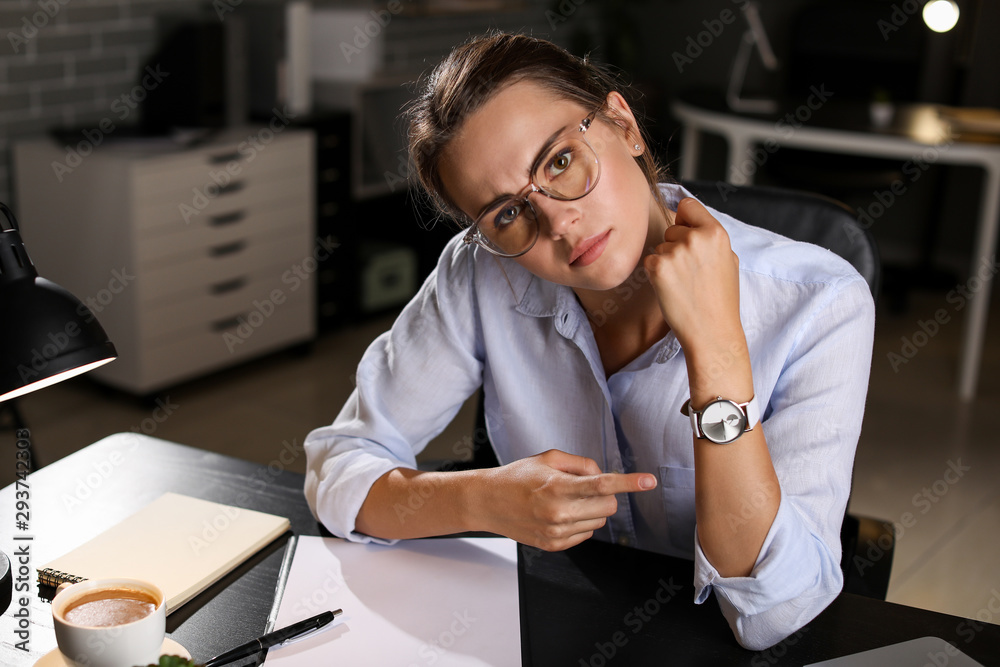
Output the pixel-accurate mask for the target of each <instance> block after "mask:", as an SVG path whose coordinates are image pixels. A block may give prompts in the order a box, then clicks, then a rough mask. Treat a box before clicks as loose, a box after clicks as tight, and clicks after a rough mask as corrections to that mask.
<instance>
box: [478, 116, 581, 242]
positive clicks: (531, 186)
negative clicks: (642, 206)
mask: <svg viewBox="0 0 1000 667" xmlns="http://www.w3.org/2000/svg"><path fill="white" fill-rule="evenodd" d="M596 116H597V111H593V112H591V114H590V115H589V116H587V117H586V118H584V119H583V120H581V121H580V125H579V126H578V127H577V128H576V130H575V131H576V132H579V133H580V136H579V137H574V138H579V139H580V140H581V141H582V142H583V143H584V144H586V145H587V148H589V149H590V150H591V151H592V152H593V153H594V161H595V162H596V163H597V176H596V177H595V178H594V182H593V184H592V185H591V186H590V189H589V190H587V191H586V192H584V193H583V194H582V195H579V196H577V197H560V196H557V195H554V194H550V193H549V192H546V191H545V190H543V189H542V188H541V187H539V186H538V185H536V184H535V171H536V170H537V169H538V167H540V166H541V164H542V161H543V160H544V159H545V158H546V157H547V156H548V153H547V152H544V153H542V154H541V155H539V156H538V158H537V159H536V160H535V162H534V164H532V165H531V172H530V176H529V178H528V185H526V186H525V187H524V189H523V190H521V192H520V193H518V195H517V196H516V197H513V199H514V200H515V201H519V202H524V203H525V204H527V206H528V208H529V209H531V212H532V215H534V216H535V220H536V226H535V238H534V239H533V240H532V241H531V243H530V244H529V245H528V247H527V248H525V249H524V250H522V251H521V252H518V253H513V254H510V253H505V252H501V251H500V250H498V249H496V248H493V247H492V246H491V245H490V243H491V242H490V240H489V239H488V238H486V236H485V235H484V234H483V233H482V231H481V230H480V229H479V221H480V220H481V219H482V217H483V216H482V215H480V216H479V218H478V219H476V220H473V221H472V224H471V225H470V226H469V231H467V232H466V233H465V237H464V238H463V240H464V241H465V244H466V245H471V244H473V243H475V244H476V245H478V246H479V247H481V248H483V249H484V250H486V251H487V252H489V253H490V254H493V255H496V256H497V257H505V258H513V257H520V256H521V255H524V254H526V253H527V252H528V251H529V250H531V249H532V248H534V247H535V243H537V242H538V237H539V236H541V230H542V228H541V225H538V224H537V220H538V212H537V211H536V210H535V207H534V206H532V205H531V200H529V199H528V195H531V194H533V193H535V192H537V193H539V194H543V195H545V196H546V197H548V198H549V199H555V200H556V201H577V200H578V199H583V198H584V197H586V196H587V195H589V194H590V193H591V192H593V191H594V188H596V187H597V184H598V183H599V182H600V180H601V158H600V156H599V155H598V154H597V149H595V148H594V147H593V146H591V145H590V142H589V141H587V130H589V129H590V127H591V125H593V122H594V118H595V117H596ZM573 131H574V130H573V129H567V130H566V131H565V132H562V133H560V134H559V136H557V137H556V139H555V141H553V142H552V145H553V146H555V145H557V144H558V143H559V140H560V139H561V138H562V136H563V135H565V134H568V133H570V132H573ZM507 201H510V200H509V199H508V200H504V203H506V202H507ZM491 210H492V209H491Z"/></svg>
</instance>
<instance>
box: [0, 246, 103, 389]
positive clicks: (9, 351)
mask: <svg viewBox="0 0 1000 667" xmlns="http://www.w3.org/2000/svg"><path fill="white" fill-rule="evenodd" d="M116 356H117V353H116V352H115V346H114V345H112V343H111V341H110V340H108V335H107V334H106V333H105V332H104V329H103V328H102V327H101V325H100V324H99V323H98V321H97V318H96V317H94V314H93V313H92V312H90V309H88V308H87V307H86V306H85V305H84V304H83V303H81V302H80V300H79V299H77V298H76V297H74V296H73V295H72V294H70V293H69V292H68V291H67V290H65V289H63V288H62V287H60V286H59V285H56V284H55V283H53V282H52V281H49V280H46V279H45V278H40V277H39V276H38V272H37V271H36V270H35V267H34V266H33V265H32V264H31V260H30V259H29V258H28V254H27V252H26V251H25V249H24V243H23V242H22V241H21V237H20V234H19V233H18V231H17V230H16V229H10V230H6V231H4V232H2V233H0V402H2V401H4V400H7V399H10V398H14V397H16V396H20V395H22V394H26V393H28V392H30V391H34V390H35V389H39V388H41V387H44V386H47V385H49V384H54V383H55V382H59V381H60V380H63V379H66V378H67V377H72V376H73V375H78V374H80V373H85V372H86V371H88V370H91V369H92V368H96V367H97V366H100V365H102V364H105V363H107V362H109V361H111V360H113V359H114V358H115V357H116Z"/></svg>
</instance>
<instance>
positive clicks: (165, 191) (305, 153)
mask: <svg viewBox="0 0 1000 667" xmlns="http://www.w3.org/2000/svg"><path fill="white" fill-rule="evenodd" d="M310 149H311V145H310V142H309V141H308V140H307V139H304V138H301V137H289V138H278V139H275V140H274V141H272V142H271V143H270V144H266V145H263V146H262V149H261V150H257V149H256V148H254V147H253V146H251V145H250V144H248V143H239V144H231V145H225V146H216V147H213V148H210V149H208V148H206V149H203V150H199V151H197V152H194V153H185V154H183V155H177V156H171V157H170V158H161V159H157V160H144V161H142V162H140V163H138V164H136V165H135V168H134V170H133V172H132V173H133V177H132V178H133V183H132V185H133V188H134V190H133V192H134V194H135V197H136V199H137V200H140V201H141V200H145V199H155V198H162V197H163V196H164V195H166V196H168V197H169V196H173V195H174V194H176V193H178V192H184V193H190V192H191V190H192V188H199V189H203V188H204V187H205V186H206V185H207V184H208V183H216V184H221V183H225V182H228V181H233V180H235V181H239V180H250V179H258V178H268V177H271V176H274V175H276V174H280V173H281V172H284V171H294V172H296V173H303V172H305V173H310V171H311V168H310V160H309V155H310ZM213 176H214V178H213Z"/></svg>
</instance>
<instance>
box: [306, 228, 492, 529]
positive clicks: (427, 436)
mask: <svg viewBox="0 0 1000 667" xmlns="http://www.w3.org/2000/svg"><path fill="white" fill-rule="evenodd" d="M473 270H474V267H473V264H472V261H471V257H470V253H468V252H465V251H464V248H463V246H462V245H461V244H460V239H459V238H458V237H456V238H455V239H453V240H452V241H451V242H450V243H449V245H448V246H447V247H446V248H445V251H444V252H443V253H442V255H441V259H440V261H439V262H438V266H437V267H436V268H435V270H434V271H433V272H432V273H431V275H430V276H429V277H428V278H427V280H426V281H425V282H424V284H423V286H422V287H421V289H420V291H419V292H418V294H417V295H416V296H415V297H414V298H413V300H412V301H411V302H410V303H409V304H408V305H407V306H406V308H404V309H403V311H402V313H401V314H400V316H399V317H398V318H397V320H396V322H395V323H394V324H393V326H392V329H391V330H390V331H389V332H386V333H384V334H382V335H381V336H380V337H379V338H377V339H376V340H375V341H374V342H373V343H372V344H371V345H370V346H369V348H368V349H367V351H366V352H365V354H364V356H363V357H362V359H361V362H360V364H359V365H358V370H357V376H356V377H357V384H356V387H355V389H354V391H353V392H352V393H351V396H350V398H349V399H348V400H347V402H346V404H345V405H344V407H343V409H342V410H341V411H340V414H339V415H338V416H337V418H336V419H335V420H334V421H333V423H332V424H331V425H329V426H324V427H322V428H317V429H315V430H314V431H312V432H311V433H309V435H308V436H307V437H306V440H305V451H306V481H305V496H306V500H307V501H308V503H309V507H310V509H311V510H312V512H313V515H314V516H315V517H316V519H318V520H319V521H320V522H322V523H323V525H324V526H326V527H327V529H328V530H330V532H332V533H333V534H334V535H337V536H339V537H344V538H347V539H349V540H353V541H358V542H369V541H373V540H375V538H372V537H370V536H368V535H364V534H362V533H358V532H357V531H356V530H355V519H356V517H357V515H358V511H359V510H360V509H361V506H362V504H363V503H364V501H365V498H366V497H367V495H368V491H369V490H370V489H371V486H372V484H374V483H375V481H376V480H377V479H378V478H379V477H381V476H382V475H384V474H385V473H387V472H388V471H390V470H393V469H395V468H400V467H406V468H415V467H416V455H417V454H418V453H419V452H420V451H421V450H423V448H424V447H425V446H426V445H427V443H428V442H429V441H430V440H431V438H433V437H434V436H436V435H437V434H439V433H440V432H441V431H442V430H444V428H445V427H446V426H447V425H448V423H449V422H450V421H451V420H452V419H453V418H454V416H455V414H456V413H457V412H458V410H459V409H460V408H461V406H462V404H463V403H464V402H465V400H466V399H467V398H468V397H469V396H470V395H472V393H473V392H474V391H475V390H476V389H477V387H478V386H479V385H480V384H481V382H482V367H483V364H482V351H481V341H479V340H478V339H477V334H476V332H477V330H478V327H476V326H475V318H476V313H475V297H474V293H473V287H472V283H473V281H472V271H473ZM375 541H382V542H384V540H375Z"/></svg>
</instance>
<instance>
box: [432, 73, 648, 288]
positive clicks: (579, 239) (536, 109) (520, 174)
mask: <svg viewBox="0 0 1000 667" xmlns="http://www.w3.org/2000/svg"><path fill="white" fill-rule="evenodd" d="M609 102H610V104H611V105H612V106H613V107H614V108H615V109H616V110H617V111H618V113H619V114H621V116H622V117H623V118H624V119H625V120H627V121H628V122H629V123H631V124H633V125H632V127H633V129H632V131H630V132H629V133H628V135H626V134H625V133H623V132H622V131H621V130H620V129H618V128H614V127H612V126H610V125H609V124H607V123H604V122H601V121H600V120H599V119H598V120H595V122H594V123H593V124H592V125H591V127H590V129H589V130H587V133H586V138H587V141H589V142H590V144H591V146H593V147H594V150H595V151H596V153H597V156H598V160H599V161H600V165H601V176H600V180H599V181H598V183H597V186H596V187H595V188H594V189H593V190H592V191H591V192H590V193H589V194H587V195H586V196H584V197H582V198H581V199H577V200H575V201H559V200H556V199H552V198H550V197H546V196H545V195H543V194H541V193H533V194H530V195H528V198H529V200H530V201H531V204H532V206H533V207H534V209H535V211H536V213H537V215H538V225H539V230H540V231H539V236H538V240H537V241H536V242H535V245H534V246H533V247H532V248H531V250H529V251H528V252H527V253H525V254H524V255H521V256H520V257H517V258H515V259H514V260H513V261H515V262H517V263H518V264H520V265H521V266H523V267H524V268H526V269H527V270H528V271H530V272H532V273H533V274H535V275H536V276H538V277H540V278H543V279H545V280H548V281H551V282H554V283H559V284H562V285H568V286H570V287H573V288H577V289H584V290H608V289H612V288H614V287H617V286H618V285H620V284H622V283H623V282H625V281H626V280H627V279H628V278H629V276H631V274H632V273H633V271H635V269H636V266H637V265H638V263H639V261H640V259H641V257H642V253H643V249H644V248H645V247H646V246H647V243H648V241H647V236H650V215H651V213H652V212H653V211H655V210H656V207H655V204H654V202H653V199H652V195H651V193H650V191H649V186H648V185H647V183H646V179H645V177H644V175H643V172H642V170H641V168H640V167H639V165H638V164H637V163H636V161H635V158H634V156H635V155H637V154H638V153H639V151H636V150H634V144H635V143H637V137H638V133H637V132H635V130H634V118H633V116H632V113H631V111H630V110H629V109H628V106H627V105H626V104H625V101H624V100H623V99H622V98H621V96H620V95H617V94H612V95H611V96H610V98H609ZM592 111H593V109H585V108H584V107H581V106H580V105H578V104H577V103H575V102H571V101H568V100H565V99H562V98H559V97H556V96H555V95H554V94H553V93H552V92H549V91H548V90H546V89H545V88H543V87H541V86H540V85H538V84H536V83H534V82H530V81H521V82H518V83H515V84H512V85H510V86H507V87H506V88H504V89H503V90H501V91H500V92H499V93H497V94H496V95H495V96H494V97H493V98H492V99H491V100H490V101H489V102H487V103H486V104H485V105H484V106H483V107H481V108H480V109H479V110H478V111H476V112H475V113H474V114H472V115H471V116H470V117H469V118H467V119H466V121H465V123H464V125H463V126H462V128H461V129H460V131H459V132H458V134H457V135H456V136H455V138H454V139H452V141H451V142H450V143H449V144H448V146H447V147H446V148H445V150H444V153H443V155H442V160H441V163H440V173H441V180H442V182H443V183H444V187H445V189H446V191H447V192H448V194H449V196H450V197H451V198H452V200H453V201H454V202H455V203H456V204H457V205H458V206H459V207H460V208H461V209H462V210H463V211H464V212H465V213H466V214H467V215H469V216H470V217H471V218H473V219H475V218H476V217H477V213H478V212H479V211H480V210H482V209H483V207H484V206H485V205H487V204H488V203H490V202H493V201H495V200H497V199H498V198H499V197H501V195H513V196H516V195H517V194H519V193H521V192H522V191H523V190H524V189H525V187H526V186H527V185H528V182H529V180H530V178H531V174H530V172H531V167H532V165H533V164H534V163H535V161H536V158H537V157H538V154H539V152H540V151H541V150H542V148H543V146H544V145H545V144H546V141H547V140H548V139H549V138H550V137H551V136H553V135H554V134H556V133H558V132H559V131H560V129H562V128H575V127H578V126H579V124H580V121H582V120H583V119H584V118H586V117H587V116H588V115H589V114H590V113H591V112H592ZM659 233H660V234H661V235H662V230H660V232H659Z"/></svg>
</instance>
